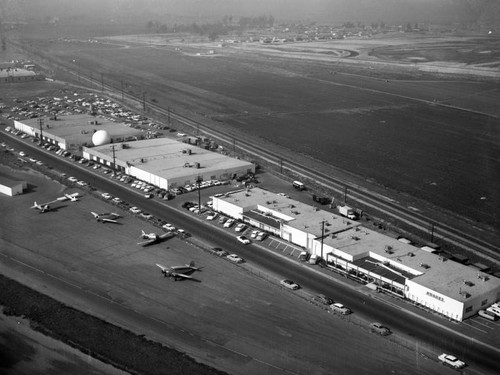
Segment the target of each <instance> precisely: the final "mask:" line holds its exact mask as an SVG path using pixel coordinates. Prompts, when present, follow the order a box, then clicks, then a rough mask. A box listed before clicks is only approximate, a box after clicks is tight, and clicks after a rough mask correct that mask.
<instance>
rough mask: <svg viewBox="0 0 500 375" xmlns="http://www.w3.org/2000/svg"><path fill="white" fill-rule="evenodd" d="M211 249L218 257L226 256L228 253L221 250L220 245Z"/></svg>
mask: <svg viewBox="0 0 500 375" xmlns="http://www.w3.org/2000/svg"><path fill="white" fill-rule="evenodd" d="M212 251H213V252H214V254H215V255H217V256H220V257H226V256H228V255H229V253H228V252H227V251H226V250H223V249H221V248H220V247H213V248H212Z"/></svg>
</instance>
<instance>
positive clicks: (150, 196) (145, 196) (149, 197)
mask: <svg viewBox="0 0 500 375" xmlns="http://www.w3.org/2000/svg"><path fill="white" fill-rule="evenodd" d="M144 198H146V199H151V198H153V194H150V193H148V194H144Z"/></svg>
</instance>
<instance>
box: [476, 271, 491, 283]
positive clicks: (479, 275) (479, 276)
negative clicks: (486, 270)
mask: <svg viewBox="0 0 500 375" xmlns="http://www.w3.org/2000/svg"><path fill="white" fill-rule="evenodd" d="M477 278H478V279H479V280H483V281H488V280H489V277H488V275H481V274H480V273H478V274H477Z"/></svg>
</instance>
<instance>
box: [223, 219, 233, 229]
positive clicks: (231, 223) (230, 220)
mask: <svg viewBox="0 0 500 375" xmlns="http://www.w3.org/2000/svg"><path fill="white" fill-rule="evenodd" d="M233 224H234V219H229V220H227V221H226V222H225V223H224V228H231V227H232V225H233Z"/></svg>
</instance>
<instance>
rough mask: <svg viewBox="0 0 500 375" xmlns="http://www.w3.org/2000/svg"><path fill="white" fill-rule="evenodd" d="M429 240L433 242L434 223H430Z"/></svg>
mask: <svg viewBox="0 0 500 375" xmlns="http://www.w3.org/2000/svg"><path fill="white" fill-rule="evenodd" d="M431 242H432V243H434V223H431Z"/></svg>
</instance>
